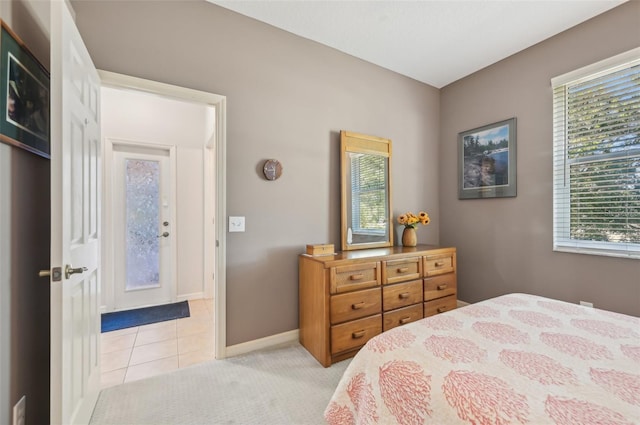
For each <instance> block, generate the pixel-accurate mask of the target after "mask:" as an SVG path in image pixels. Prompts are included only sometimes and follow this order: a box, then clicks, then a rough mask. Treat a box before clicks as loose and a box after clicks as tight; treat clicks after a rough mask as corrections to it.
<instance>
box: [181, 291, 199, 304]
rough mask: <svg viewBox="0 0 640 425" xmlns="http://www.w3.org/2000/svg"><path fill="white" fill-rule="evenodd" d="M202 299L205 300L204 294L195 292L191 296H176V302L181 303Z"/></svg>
mask: <svg viewBox="0 0 640 425" xmlns="http://www.w3.org/2000/svg"><path fill="white" fill-rule="evenodd" d="M202 298H205V296H204V292H193V293H191V294H184V295H178V296H176V302H178V303H179V302H181V301H189V300H200V299H202Z"/></svg>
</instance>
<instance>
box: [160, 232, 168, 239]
mask: <svg viewBox="0 0 640 425" xmlns="http://www.w3.org/2000/svg"><path fill="white" fill-rule="evenodd" d="M168 236H169V232H163V233H162V234H161V235H158V237H159V238H166V237H168Z"/></svg>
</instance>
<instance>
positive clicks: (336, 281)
mask: <svg viewBox="0 0 640 425" xmlns="http://www.w3.org/2000/svg"><path fill="white" fill-rule="evenodd" d="M330 283H331V288H330V289H331V293H332V294H338V293H341V292H349V291H356V290H358V289H364V288H372V287H374V286H378V285H380V263H377V262H376V263H362V264H353V265H349V266H338V267H332V268H331V271H330Z"/></svg>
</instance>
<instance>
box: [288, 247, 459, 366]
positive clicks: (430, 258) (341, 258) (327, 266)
mask: <svg viewBox="0 0 640 425" xmlns="http://www.w3.org/2000/svg"><path fill="white" fill-rule="evenodd" d="M299 274H300V275H299V296H300V343H301V344H302V345H303V346H304V347H305V348H306V349H307V350H308V351H309V352H310V353H311V354H312V355H313V356H314V357H315V358H316V359H317V360H318V361H319V362H320V363H321V364H322V365H323V366H325V367H328V366H331V364H332V363H335V362H337V361H340V360H344V359H346V358H349V357H352V356H354V355H355V354H356V353H357V352H358V350H359V349H360V348H361V347H362V346H363V345H364V344H365V343H366V342H367V341H368V340H369V339H371V338H372V337H374V336H376V335H378V334H380V333H382V332H383V331H386V330H389V329H392V328H394V327H396V326H400V325H404V324H406V323H410V322H414V321H416V320H419V319H422V318H423V317H427V316H433V315H434V314H438V313H442V312H444V311H448V310H452V309H454V308H456V303H457V301H456V294H457V279H456V249H455V248H440V247H436V246H431V245H418V246H415V247H402V246H394V247H389V248H376V249H363V250H357V251H345V252H339V253H337V254H335V255H322V256H311V255H307V254H301V255H300V257H299Z"/></svg>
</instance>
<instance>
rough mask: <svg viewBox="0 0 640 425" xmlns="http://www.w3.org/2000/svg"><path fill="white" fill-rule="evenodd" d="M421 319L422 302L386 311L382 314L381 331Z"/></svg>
mask: <svg viewBox="0 0 640 425" xmlns="http://www.w3.org/2000/svg"><path fill="white" fill-rule="evenodd" d="M420 319H422V303H420V304H416V305H412V306H410V307H405V308H400V309H398V310H393V311H389V312H386V313H384V314H383V315H382V331H388V330H389V329H393V328H395V327H396V326H401V325H405V324H407V323H411V322H415V321H416V320H420Z"/></svg>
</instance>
